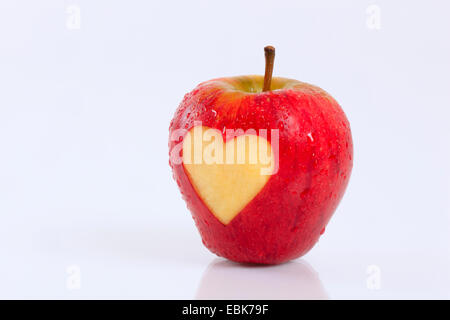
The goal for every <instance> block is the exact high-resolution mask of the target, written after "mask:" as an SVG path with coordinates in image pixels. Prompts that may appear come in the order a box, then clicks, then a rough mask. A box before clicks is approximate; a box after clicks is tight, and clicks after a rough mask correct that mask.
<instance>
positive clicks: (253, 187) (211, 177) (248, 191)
mask: <svg viewBox="0 0 450 320" xmlns="http://www.w3.org/2000/svg"><path fill="white" fill-rule="evenodd" d="M196 130H197V133H196V132H195V131H196ZM211 131H212V129H211V128H208V127H202V126H197V127H194V128H192V129H191V130H190V131H189V132H188V133H187V135H186V136H185V137H184V140H183V165H184V168H185V170H186V173H187V175H188V176H189V179H190V181H191V183H192V185H193V187H194V189H195V191H196V192H197V193H198V195H199V197H200V198H201V199H202V200H203V202H204V203H205V205H206V206H207V207H208V208H209V210H210V211H211V213H212V214H213V215H214V216H216V218H217V219H219V221H221V222H222V223H223V224H228V223H229V222H230V221H231V220H232V219H233V218H234V217H235V216H236V215H237V214H238V213H239V212H240V211H241V210H242V209H244V207H245V206H246V205H247V203H249V202H250V201H251V200H252V199H253V198H254V197H255V196H256V195H257V194H258V193H259V191H261V189H262V188H263V187H264V185H265V184H266V183H267V181H268V180H269V177H270V175H269V174H264V173H265V169H268V170H267V171H269V172H267V173H271V171H272V170H273V164H274V160H273V154H272V150H271V147H270V143H269V142H268V141H267V140H266V139H264V138H263V137H259V136H257V135H248V134H244V135H240V136H237V137H235V138H234V137H232V139H231V140H229V141H227V142H226V143H224V141H223V139H222V134H221V132H220V131H218V130H213V132H214V133H215V134H214V135H211V134H209V135H207V133H210V132H211ZM241 147H242V149H243V150H242V151H243V152H239V151H241V150H240V149H241ZM219 150H220V153H219V152H218V151H219ZM261 151H263V153H267V156H266V158H267V159H263V158H261V157H260V154H261ZM195 155H200V157H197V158H201V159H200V160H202V161H201V163H197V164H196V163H195V160H196V159H194V158H195ZM239 155H241V156H242V157H241V158H242V159H239ZM208 158H211V159H208ZM261 160H264V161H261ZM198 162H200V161H198ZM268 166H269V168H268Z"/></svg>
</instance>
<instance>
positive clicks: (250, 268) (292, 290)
mask: <svg viewBox="0 0 450 320" xmlns="http://www.w3.org/2000/svg"><path fill="white" fill-rule="evenodd" d="M195 298H196V299H205V300H207V299H212V300H214V299H227V300H235V299H236V300H245V299H261V300H264V299H267V300H276V299H286V300H302V299H311V300H316V299H317V300H324V299H329V297H328V295H327V293H326V291H325V288H324V287H323V285H322V282H321V281H320V278H319V275H318V273H317V272H316V271H315V270H314V269H313V268H312V267H311V266H310V265H309V264H308V263H307V262H306V261H304V260H297V261H291V262H287V263H284V264H281V265H276V266H255V265H245V264H239V263H235V262H231V261H228V260H223V259H219V258H216V259H215V260H213V261H212V262H211V263H210V264H209V266H208V268H207V269H206V271H205V272H204V274H203V277H202V279H201V281H200V284H199V287H198V289H197V294H196V297H195Z"/></svg>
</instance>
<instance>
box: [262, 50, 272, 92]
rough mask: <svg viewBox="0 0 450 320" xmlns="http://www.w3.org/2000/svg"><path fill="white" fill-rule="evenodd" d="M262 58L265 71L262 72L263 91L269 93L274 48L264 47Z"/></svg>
mask: <svg viewBox="0 0 450 320" xmlns="http://www.w3.org/2000/svg"><path fill="white" fill-rule="evenodd" d="M264 56H265V57H266V71H265V72H264V86H263V90H262V91H263V92H264V91H270V84H271V83H272V72H273V62H274V60H275V48H274V47H272V46H266V47H264Z"/></svg>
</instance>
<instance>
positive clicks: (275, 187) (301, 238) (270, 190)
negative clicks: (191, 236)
mask: <svg viewBox="0 0 450 320" xmlns="http://www.w3.org/2000/svg"><path fill="white" fill-rule="evenodd" d="M262 81H263V78H262V77H261V76H239V77H231V78H220V79H214V80H210V81H207V82H203V83H201V84H199V85H198V86H197V87H196V88H195V89H194V90H193V91H192V92H190V93H188V94H186V95H185V97H184V99H183V101H182V102H181V104H180V106H179V107H178V109H177V111H176V113H175V116H174V118H173V120H172V121H171V124H170V128H169V134H170V136H169V154H172V152H173V151H174V148H175V146H176V145H177V144H178V143H179V142H180V141H181V140H177V141H172V140H173V139H171V138H170V137H171V136H172V133H173V132H174V130H177V129H186V130H190V129H191V128H192V127H193V126H194V122H196V121H201V122H202V125H204V126H207V127H210V128H215V129H218V130H220V131H222V130H223V129H224V128H227V129H238V128H241V129H243V130H247V129H255V130H256V131H258V130H259V129H269V130H268V137H267V139H268V141H270V139H271V137H270V129H279V170H278V172H277V173H276V174H274V175H272V176H271V177H270V179H269V180H268V182H267V183H266V185H265V186H264V187H263V188H262V190H261V191H260V192H259V193H258V194H257V195H256V196H255V197H254V198H253V199H252V200H251V201H250V202H249V203H248V204H247V205H246V207H245V208H244V209H243V210H242V211H241V212H240V213H239V214H238V215H237V216H236V217H235V218H234V219H233V220H232V221H231V222H230V223H228V224H227V225H224V224H222V223H221V222H220V221H219V220H218V219H217V218H216V217H215V216H214V215H213V214H212V213H211V212H210V210H209V209H208V208H207V206H206V205H205V204H204V203H203V201H202V199H201V198H200V197H199V196H198V194H197V192H196V191H195V189H194V187H193V186H192V184H191V182H190V180H189V177H188V175H187V174H186V172H185V169H184V167H183V165H182V164H181V165H177V164H174V163H173V162H172V161H169V163H170V165H171V167H172V170H173V176H174V179H175V180H176V182H177V184H178V186H179V188H180V191H181V194H182V196H183V198H184V200H185V201H186V203H187V206H188V209H189V210H190V211H191V213H192V216H193V219H194V221H195V223H196V225H197V228H198V230H199V232H200V234H201V237H202V241H203V243H204V245H205V246H206V247H207V248H208V249H209V250H210V251H212V252H213V253H215V254H217V255H219V256H222V257H224V258H227V259H229V260H233V261H236V262H243V263H257V264H278V263H282V262H285V261H288V260H291V259H295V258H298V257H300V256H302V255H304V254H305V253H306V252H308V251H309V250H310V249H311V248H312V247H313V246H314V244H315V243H316V242H317V241H318V239H319V237H320V236H321V234H323V232H324V230H325V227H326V225H327V223H328V221H329V220H330V218H331V216H332V214H333V213H334V211H335V209H336V207H337V206H338V204H339V202H340V200H341V198H342V196H343V194H344V191H345V189H346V187H347V184H348V181H349V178H350V173H351V170H352V166H353V143H352V136H351V131H350V125H349V122H348V120H347V118H346V116H345V114H344V112H343V110H342V109H341V107H340V106H339V104H338V103H337V102H336V101H335V100H334V99H333V98H332V97H331V96H330V95H329V94H328V93H326V92H325V91H323V90H322V89H320V88H318V87H315V86H312V85H309V84H306V83H303V82H299V81H296V80H290V79H285V78H273V80H272V87H271V90H272V91H267V92H260V91H261V90H260V88H261V87H262ZM223 139H224V141H226V140H225V135H224V136H223ZM224 201H226V199H224Z"/></svg>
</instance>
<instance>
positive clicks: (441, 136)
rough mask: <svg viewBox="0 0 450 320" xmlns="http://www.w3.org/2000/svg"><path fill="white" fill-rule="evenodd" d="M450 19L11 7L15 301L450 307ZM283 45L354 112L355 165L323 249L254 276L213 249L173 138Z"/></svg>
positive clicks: (6, 112)
mask: <svg viewBox="0 0 450 320" xmlns="http://www.w3.org/2000/svg"><path fill="white" fill-rule="evenodd" d="M373 4H375V5H377V6H378V7H377V8H379V9H380V10H381V11H380V16H379V18H380V20H379V22H380V24H379V26H380V27H381V28H380V29H373V28H370V27H373V26H374V24H373V23H372V24H370V23H369V24H367V20H368V19H370V17H371V14H373V13H371V12H372V11H370V9H369V12H367V11H366V10H367V8H368V7H369V6H370V5H373ZM71 6H75V7H74V8H75V9H76V8H79V9H80V18H81V20H80V25H79V27H80V28H79V29H78V28H77V22H76V17H75V20H73V19H74V11H73V9H69V11H67V10H68V8H71ZM71 10H72V11H71ZM449 10H450V6H449V5H448V3H447V2H446V1H331V0H330V1H298V0H297V1H281V0H277V1H261V0H260V1H192V0H190V1H152V2H150V1H106V0H104V1H99V0H97V1H87V0H78V1H77V0H72V1H69V0H66V1H61V0H54V1H49V0H41V1H32V0H29V1H18V0H15V1H13V0H10V1H7V0H3V1H1V2H0V298H63V299H66V298H69V299H70V298H152V299H162V298H186V299H191V298H332V299H340V298H358V299H359V298H362V299H371V298H374V299H378V298H387V299H391V298H394V299H395V298H450V271H449V270H450V258H449V257H450V245H449V243H450V236H449V231H450V184H449V181H450V172H449V163H450V147H449V146H450V143H449V139H450V129H449V127H450V126H449V124H450V91H449V89H450V88H449V83H450V61H449V57H450V43H449V41H448V31H449V30H450V20H449V19H448V13H449ZM75 15H76V10H75ZM372 17H373V16H372ZM370 21H372V22H373V21H374V20H370ZM375 26H376V21H375ZM267 44H272V45H274V46H275V47H276V48H277V56H276V62H275V71H274V73H275V75H279V76H285V77H291V78H295V79H298V80H301V81H305V82H310V83H313V84H316V85H319V86H321V87H322V88H324V89H325V90H327V91H328V92H330V93H331V94H332V95H333V96H334V97H335V98H336V99H337V100H338V101H339V103H340V104H341V106H342V107H343V109H344V111H345V112H346V114H347V116H348V118H349V120H350V123H351V125H352V131H353V139H354V144H355V158H354V160H355V161H354V170H353V174H352V178H351V180H350V185H349V187H348V189H347V192H346V195H345V197H344V199H343V201H342V202H341V205H340V206H339V208H338V210H337V211H336V213H335V215H334V216H333V218H332V220H331V222H330V223H329V225H328V227H327V230H326V232H325V235H324V236H322V237H321V240H320V243H318V244H317V245H316V246H315V247H314V248H313V250H312V251H310V253H308V254H307V255H306V256H304V257H303V258H302V259H298V260H296V261H294V262H291V263H287V264H284V265H281V266H275V267H260V268H250V267H245V266H241V265H237V264H234V263H230V262H226V261H225V260H222V259H220V258H217V257H215V256H214V255H213V254H211V253H209V251H207V249H205V248H204V247H203V245H202V243H201V240H200V237H199V235H198V232H197V230H196V228H195V226H194V223H193V221H192V218H191V216H190V213H189V212H188V210H187V209H186V206H185V203H184V202H183V201H182V199H181V196H180V194H179V191H178V189H177V186H176V183H175V182H174V181H173V180H172V178H171V172H170V168H169V166H168V155H167V153H168V150H167V139H168V126H169V122H170V120H171V118H172V116H173V114H174V112H175V109H176V107H177V106H178V104H179V102H180V101H181V99H182V97H183V95H184V94H185V93H186V92H188V91H190V90H192V89H193V88H194V87H195V85H196V84H198V83H199V82H202V81H205V80H208V79H211V78H215V77H221V76H233V75H240V74H255V73H256V74H261V73H262V72H263V68H264V66H263V64H264V59H263V47H264V45H267ZM77 280H79V281H77ZM78 284H79V285H80V286H78Z"/></svg>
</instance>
